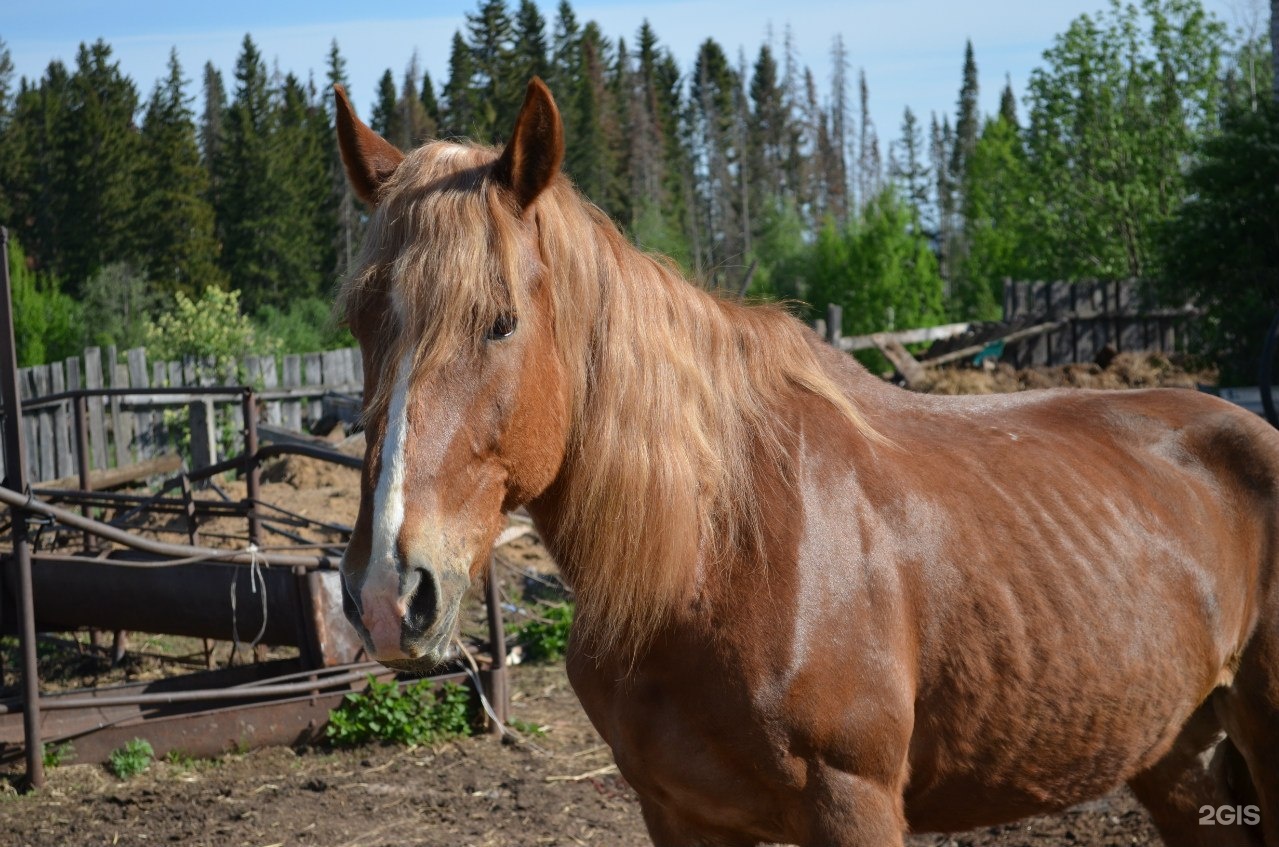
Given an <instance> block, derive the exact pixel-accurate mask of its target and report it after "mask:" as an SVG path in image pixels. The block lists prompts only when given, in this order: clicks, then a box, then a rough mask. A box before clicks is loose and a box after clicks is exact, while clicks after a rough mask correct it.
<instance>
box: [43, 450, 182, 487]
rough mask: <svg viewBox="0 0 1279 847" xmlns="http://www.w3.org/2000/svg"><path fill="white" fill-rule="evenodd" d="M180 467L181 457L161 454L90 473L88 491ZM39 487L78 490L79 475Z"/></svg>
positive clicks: (61, 478)
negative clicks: (142, 460) (141, 460)
mask: <svg viewBox="0 0 1279 847" xmlns="http://www.w3.org/2000/svg"><path fill="white" fill-rule="evenodd" d="M181 467H182V457H181V456H179V455H178V454H177V453H162V454H160V455H159V456H153V457H152V458H150V459H147V460H146V461H144V462H135V463H133V464H131V465H125V466H124V467H120V468H110V469H108V470H105V471H91V472H90V473H89V489H90V490H92V491H106V490H108V489H111V488H119V487H120V486H122V485H129V484H131V483H134V482H138V481H139V480H144V479H147V478H148V477H153V476H168V475H169V474H172V473H175V472H177V471H178V470H179V469H181ZM41 487H42V488H50V489H54V488H79V487H80V477H79V475H74V476H66V477H60V478H58V479H51V480H49V481H48V482H45V483H43V484H42V485H41Z"/></svg>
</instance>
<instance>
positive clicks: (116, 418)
mask: <svg viewBox="0 0 1279 847" xmlns="http://www.w3.org/2000/svg"><path fill="white" fill-rule="evenodd" d="M108 350H109V351H110V352H112V353H114V352H115V348H113V347H112V348H108ZM114 359H115V357H114V356H108V367H109V368H110V373H111V387H112V388H129V387H130V386H129V366H128V365H126V364H123V363H122V362H115V363H114V365H112V361H114ZM111 434H112V437H113V438H114V440H115V466H116V467H117V468H122V467H124V466H125V465H129V464H132V463H133V449H132V448H133V412H126V411H125V410H124V403H123V402H122V401H121V399H120V398H119V397H112V398H111Z"/></svg>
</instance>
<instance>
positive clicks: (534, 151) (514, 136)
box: [493, 77, 564, 209]
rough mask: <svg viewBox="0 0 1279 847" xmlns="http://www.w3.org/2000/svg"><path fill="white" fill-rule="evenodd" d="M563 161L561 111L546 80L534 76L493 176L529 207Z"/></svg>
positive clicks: (558, 169) (523, 206)
mask: <svg viewBox="0 0 1279 847" xmlns="http://www.w3.org/2000/svg"><path fill="white" fill-rule="evenodd" d="M563 161H564V125H563V123H562V122H561V121H560V110H559V109H558V108H556V106H555V98H553V97H552V96H551V91H550V89H549V88H547V87H546V83H544V82H542V80H540V79H539V78H537V77H533V78H532V79H531V80H529V84H528V93H526V94H525V95H524V105H523V106H521V107H520V115H519V117H518V118H516V119H515V129H514V130H513V131H512V132H511V140H510V141H509V142H507V144H506V149H505V150H503V151H502V156H501V158H499V159H498V160H497V164H495V165H494V166H493V176H494V178H496V179H497V180H498V181H499V182H501V183H503V184H505V185H506V186H508V187H509V188H510V189H511V190H512V191H513V192H514V193H515V199H516V201H517V202H518V203H519V204H520V208H521V209H525V208H527V207H528V205H529V204H530V203H532V202H533V201H534V200H536V199H537V195H539V194H541V193H542V191H544V190H545V189H546V187H547V186H548V185H550V184H551V180H552V179H554V178H555V175H556V174H558V173H559V172H560V163H562V162H563Z"/></svg>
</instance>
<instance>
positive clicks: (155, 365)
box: [151, 362, 169, 387]
mask: <svg viewBox="0 0 1279 847" xmlns="http://www.w3.org/2000/svg"><path fill="white" fill-rule="evenodd" d="M151 384H152V385H154V386H157V387H164V386H167V385H168V384H169V372H168V371H167V370H166V369H165V367H164V362H152V363H151Z"/></svg>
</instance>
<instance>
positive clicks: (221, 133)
mask: <svg viewBox="0 0 1279 847" xmlns="http://www.w3.org/2000/svg"><path fill="white" fill-rule="evenodd" d="M201 88H202V89H203V92H204V110H203V111H202V112H201V113H200V128H199V142H200V161H201V164H203V165H204V171H205V173H206V174H208V179H207V180H206V184H207V185H208V189H207V190H206V193H205V199H206V200H207V201H208V203H209V206H210V207H212V208H213V209H214V210H216V209H217V208H218V203H219V200H218V196H219V194H220V193H221V190H222V185H221V182H220V181H219V178H220V176H221V173H220V171H219V170H218V168H217V162H218V161H219V160H220V159H221V157H222V155H223V145H224V144H225V143H226V109H227V103H226V87H225V86H224V85H223V84H222V72H221V71H219V70H218V69H217V68H215V67H214V66H213V63H212V62H205V63H204V73H203V76H202V81H201ZM214 232H215V237H216V238H217V240H218V243H219V244H220V243H221V242H222V239H223V232H222V229H221V221H219V220H218V219H217V215H216V214H215V215H214Z"/></svg>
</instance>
